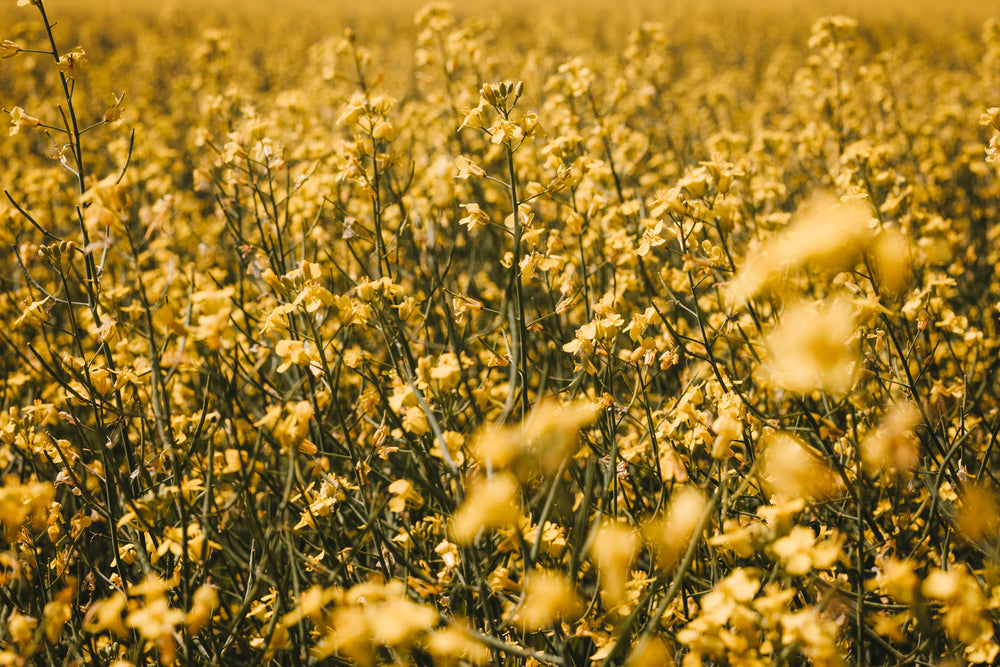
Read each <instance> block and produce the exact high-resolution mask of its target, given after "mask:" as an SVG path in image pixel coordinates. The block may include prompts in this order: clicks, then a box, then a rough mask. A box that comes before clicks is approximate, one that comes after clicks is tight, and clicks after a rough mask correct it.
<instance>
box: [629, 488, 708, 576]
mask: <svg viewBox="0 0 1000 667" xmlns="http://www.w3.org/2000/svg"><path fill="white" fill-rule="evenodd" d="M706 504H707V501H706V500H705V496H704V495H703V494H702V493H701V492H700V491H697V490H695V489H693V488H691V487H690V486H681V487H680V488H678V489H677V490H676V491H674V493H673V495H672V496H671V498H670V503H669V504H668V505H667V509H666V511H665V512H664V513H663V515H662V516H661V517H659V518H658V519H655V520H653V521H651V522H650V523H648V524H646V525H645V526H644V527H643V529H642V535H643V537H644V538H645V540H646V542H647V543H648V544H649V545H650V548H651V549H652V550H653V552H654V554H655V555H656V560H657V563H658V565H659V566H660V567H661V568H669V567H672V566H673V565H674V564H675V563H676V562H677V560H678V559H679V558H680V557H681V555H682V554H683V553H684V550H685V549H686V548H687V546H688V543H689V542H690V541H691V540H692V539H697V538H698V536H697V535H695V529H696V528H697V527H698V523H699V522H700V521H701V515H702V513H703V512H704V511H705V506H706Z"/></svg>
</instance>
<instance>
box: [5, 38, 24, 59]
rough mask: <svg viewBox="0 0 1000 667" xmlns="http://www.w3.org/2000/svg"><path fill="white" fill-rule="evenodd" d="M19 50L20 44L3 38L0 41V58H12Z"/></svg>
mask: <svg viewBox="0 0 1000 667" xmlns="http://www.w3.org/2000/svg"><path fill="white" fill-rule="evenodd" d="M20 52H21V45H20V44H18V43H17V42H12V41H10V40H9V39H5V40H3V41H2V42H0V58H13V57H14V56H16V55H17V54H18V53H20Z"/></svg>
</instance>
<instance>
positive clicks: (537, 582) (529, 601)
mask: <svg viewBox="0 0 1000 667" xmlns="http://www.w3.org/2000/svg"><path fill="white" fill-rule="evenodd" d="M579 611H580V599H579V598H578V597H577V594H576V590H575V589H574V587H573V583H572V582H571V581H570V580H569V579H567V578H566V577H565V576H564V575H562V574H561V573H558V572H552V571H543V570H535V571H533V572H531V573H529V574H528V575H527V576H526V577H525V582H524V603H523V604H522V606H521V608H520V609H519V610H518V612H517V614H516V616H515V620H516V621H517V622H518V624H519V625H520V626H521V627H523V628H524V629H525V630H528V631H531V630H542V629H544V628H547V627H549V626H550V625H552V624H553V623H556V622H557V621H560V620H563V619H565V618H568V617H571V616H573V615H575V614H577V613H579Z"/></svg>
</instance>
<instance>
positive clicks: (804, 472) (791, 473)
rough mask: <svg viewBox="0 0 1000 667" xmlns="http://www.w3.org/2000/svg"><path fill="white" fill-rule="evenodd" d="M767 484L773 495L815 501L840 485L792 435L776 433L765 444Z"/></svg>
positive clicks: (827, 468)
mask: <svg viewBox="0 0 1000 667" xmlns="http://www.w3.org/2000/svg"><path fill="white" fill-rule="evenodd" d="M762 456H763V460H764V464H763V482H764V484H765V486H766V488H768V489H769V490H770V492H771V493H779V494H781V495H782V496H783V497H784V498H788V499H794V498H814V497H822V496H825V495H827V494H829V493H831V492H832V491H833V490H834V488H835V486H836V479H835V477H834V475H833V472H832V471H831V470H830V469H829V467H827V466H826V465H824V464H823V463H821V462H820V461H818V460H817V459H816V458H815V457H814V456H813V455H811V454H810V453H809V452H808V451H807V450H806V446H805V444H804V443H803V442H802V441H801V440H799V439H798V438H797V437H795V436H793V435H791V434H789V433H784V432H782V433H774V434H772V435H771V436H769V437H768V438H767V440H766V442H765V448H764V451H763V454H762Z"/></svg>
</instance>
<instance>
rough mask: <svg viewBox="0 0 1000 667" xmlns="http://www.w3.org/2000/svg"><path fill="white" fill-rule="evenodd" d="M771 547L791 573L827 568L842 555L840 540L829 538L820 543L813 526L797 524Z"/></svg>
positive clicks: (799, 573)
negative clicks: (807, 526) (817, 540)
mask: <svg viewBox="0 0 1000 667" xmlns="http://www.w3.org/2000/svg"><path fill="white" fill-rule="evenodd" d="M771 549H772V550H773V551H774V553H775V555H776V556H778V558H779V559H780V561H781V565H782V567H784V568H785V571H786V572H788V573H789V574H794V575H805V574H809V572H811V571H813V570H814V569H819V570H826V569H829V568H830V567H832V566H833V564H834V563H835V562H836V561H837V559H838V558H839V557H840V542H839V540H837V539H835V538H827V539H825V540H823V541H822V542H820V543H817V542H816V537H815V535H814V534H813V531H812V529H811V528H806V527H805V526H795V527H794V528H792V531H791V532H790V533H789V534H788V535H785V536H784V537H781V538H779V539H777V540H775V541H774V543H773V544H772V545H771Z"/></svg>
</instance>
